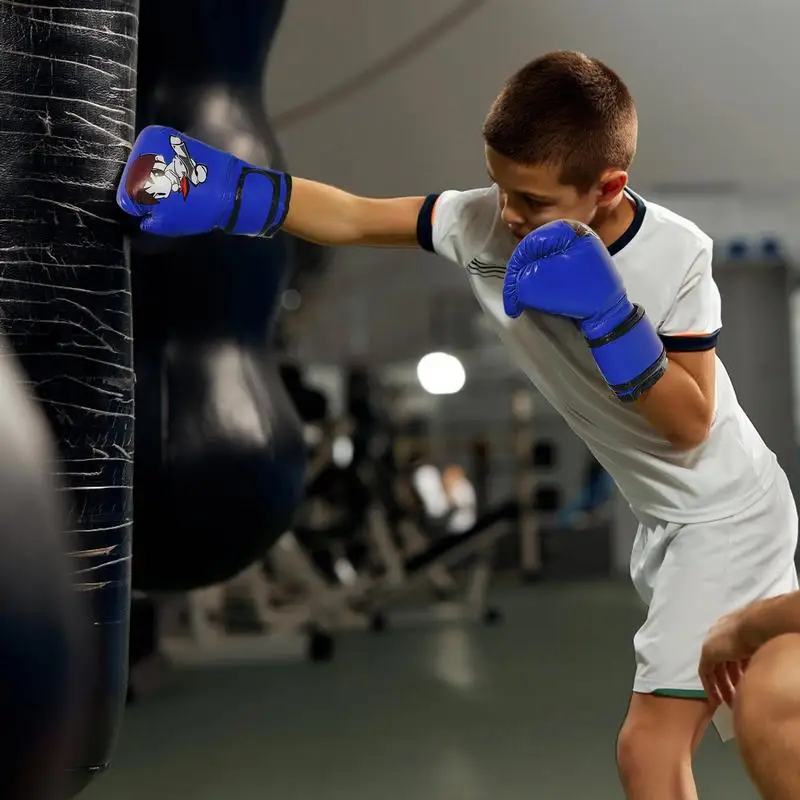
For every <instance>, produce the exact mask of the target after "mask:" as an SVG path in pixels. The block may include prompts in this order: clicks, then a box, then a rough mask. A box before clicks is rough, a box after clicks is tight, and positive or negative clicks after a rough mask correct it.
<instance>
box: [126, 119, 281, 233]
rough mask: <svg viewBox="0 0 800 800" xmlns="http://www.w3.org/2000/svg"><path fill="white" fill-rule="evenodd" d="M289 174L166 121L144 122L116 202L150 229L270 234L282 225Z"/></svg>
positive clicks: (151, 230)
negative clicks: (201, 139) (163, 123)
mask: <svg viewBox="0 0 800 800" xmlns="http://www.w3.org/2000/svg"><path fill="white" fill-rule="evenodd" d="M291 194H292V179H291V176H289V175H287V174H286V173H284V172H279V171H277V170H272V169H264V168H263V167H255V166H253V165H252V164H248V163H247V162H245V161H242V160H241V159H239V158H236V157H235V156H233V155H231V154H230V153H225V152H223V151H221V150H217V149H216V148H214V147H209V145H207V144H203V143H202V142H198V141H197V140H196V139H192V138H191V137H189V136H186V135H185V134H182V133H180V132H179V131H176V130H174V129H172V128H165V127H163V126H161V125H151V126H150V127H147V128H145V129H144V130H143V131H142V132H141V133H140V134H139V136H138V137H137V138H136V141H135V142H134V144H133V150H132V151H131V154H130V156H129V157H128V163H127V164H126V165H125V170H124V171H123V173H122V178H121V179H120V183H119V186H118V188H117V204H118V205H119V206H120V208H121V209H122V210H123V211H125V212H126V213H127V214H130V215H131V216H133V217H138V218H139V219H140V222H139V228H140V229H141V230H142V231H144V232H146V233H152V234H157V235H158V236H192V235H194V234H199V233H208V232H209V231H212V230H215V229H220V230H223V231H225V232H226V233H232V234H238V235H242V236H265V237H269V236H272V235H273V234H274V233H275V232H276V231H277V230H278V229H279V228H280V227H281V225H283V222H284V220H285V219H286V214H287V213H288V211H289V200H290V198H291Z"/></svg>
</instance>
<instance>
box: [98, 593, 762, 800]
mask: <svg viewBox="0 0 800 800" xmlns="http://www.w3.org/2000/svg"><path fill="white" fill-rule="evenodd" d="M493 601H494V602H495V603H496V604H498V605H499V606H501V608H502V609H503V612H504V614H505V619H504V621H503V623H502V624H500V625H498V626H496V627H485V626H482V625H456V626H453V625H451V626H449V627H430V628H427V629H419V628H417V629H415V630H410V629H406V630H387V631H386V632H384V633H352V634H347V635H343V636H340V637H338V641H337V645H338V649H337V653H336V657H335V658H334V660H333V661H332V662H330V663H324V664H311V663H303V664H286V665H268V666H259V667H239V668H231V669H216V670H202V671H195V672H185V673H182V674H181V675H179V676H177V678H176V680H175V682H174V683H173V684H172V685H170V686H168V687H166V688H165V689H163V690H161V692H160V693H158V694H156V695H154V696H152V697H150V698H148V699H147V700H146V701H144V702H143V703H142V704H141V705H139V706H134V707H132V708H130V709H129V710H128V713H127V715H126V719H125V724H124V726H123V733H122V736H121V739H120V741H119V744H118V747H117V752H116V759H115V764H114V767H113V768H112V769H111V770H110V772H109V773H108V774H107V775H105V776H104V777H102V778H100V779H98V780H97V781H96V782H95V783H94V784H93V786H92V787H90V789H89V790H87V792H86V793H85V795H84V797H85V800H134V799H135V800H141V798H143V797H147V798H150V799H151V800H172V798H176V797H181V798H187V800H188V799H189V798H191V800H263V798H265V797H277V798H281V800H412V798H413V800H532V799H533V800H573V798H574V800H582V799H583V798H592V800H610V799H611V798H615V799H618V798H620V797H621V796H622V795H621V790H620V789H619V787H618V784H617V778H616V773H615V766H614V739H615V736H616V732H617V729H618V727H619V724H620V722H621V719H622V716H623V714H624V711H625V706H626V703H627V697H628V693H629V690H630V683H631V676H632V671H633V657H632V650H631V637H632V634H633V631H634V630H635V628H636V627H637V626H638V624H639V622H640V620H641V617H642V609H641V607H640V606H639V603H638V600H637V599H636V597H635V595H634V594H633V590H632V589H631V588H630V586H629V585H628V584H626V583H624V582H619V583H611V582H608V583H605V582H604V583H584V584H563V585H561V584H549V585H541V586H536V587H533V588H523V587H519V586H515V585H508V586H501V587H499V588H498V589H496V590H495V592H494V596H493ZM697 780H698V788H699V792H700V797H701V798H702V800H723V799H724V800H745V799H748V800H750V799H752V798H755V797H756V794H755V793H754V791H753V790H752V789H751V788H750V786H749V784H748V781H747V779H746V777H745V775H744V773H743V770H742V768H741V766H740V765H739V762H738V760H737V757H736V751H735V745H732V744H729V745H723V744H721V743H720V742H719V740H718V739H717V738H716V737H715V736H712V735H709V736H708V737H706V741H705V742H704V743H703V746H702V747H701V750H700V754H699V757H698V762H697Z"/></svg>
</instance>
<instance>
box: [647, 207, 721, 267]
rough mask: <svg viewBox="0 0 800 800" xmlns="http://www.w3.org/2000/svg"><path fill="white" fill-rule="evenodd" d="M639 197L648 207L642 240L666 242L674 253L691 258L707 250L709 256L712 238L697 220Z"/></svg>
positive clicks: (661, 243) (660, 244) (671, 252)
mask: <svg viewBox="0 0 800 800" xmlns="http://www.w3.org/2000/svg"><path fill="white" fill-rule="evenodd" d="M637 197H638V195H637ZM639 200H640V201H641V202H642V203H643V204H644V209H645V214H644V220H643V224H642V231H641V239H640V241H641V242H642V243H647V242H649V243H650V244H651V245H652V244H655V243H656V242H657V243H658V245H659V246H662V247H663V246H665V245H666V246H667V247H668V249H669V251H670V254H671V255H674V251H675V250H676V249H677V250H680V251H681V252H682V253H684V254H685V255H686V256H687V257H690V258H691V257H696V256H698V255H700V254H701V253H707V254H708V256H709V257H710V255H711V252H712V249H713V240H712V238H711V237H710V236H709V235H708V234H707V233H706V232H705V231H704V230H703V229H702V228H701V227H700V226H699V225H698V224H697V223H696V222H694V221H693V220H691V219H689V218H688V217H684V216H683V215H681V214H678V213H677V212H675V211H673V210H672V209H670V208H668V207H667V206H664V205H661V204H660V203H656V202H653V201H651V200H645V199H643V198H639ZM637 238H639V237H637Z"/></svg>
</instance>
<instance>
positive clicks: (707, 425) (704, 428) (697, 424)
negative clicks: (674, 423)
mask: <svg viewBox="0 0 800 800" xmlns="http://www.w3.org/2000/svg"><path fill="white" fill-rule="evenodd" d="M711 422H712V419H711V418H710V417H709V418H698V419H694V420H690V421H687V423H686V424H684V425H681V426H680V428H676V429H675V430H672V431H669V432H668V433H667V434H666V438H667V441H668V442H669V443H670V444H671V445H672V446H673V447H674V448H675V449H676V450H681V451H687V450H694V449H695V448H696V447H700V445H701V444H703V442H705V441H706V440H707V439H708V437H709V435H710V434H711Z"/></svg>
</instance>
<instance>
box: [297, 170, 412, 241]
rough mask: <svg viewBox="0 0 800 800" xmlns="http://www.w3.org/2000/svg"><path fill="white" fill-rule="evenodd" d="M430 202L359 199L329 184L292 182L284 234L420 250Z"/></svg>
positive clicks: (320, 239)
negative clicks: (421, 221) (422, 223)
mask: <svg viewBox="0 0 800 800" xmlns="http://www.w3.org/2000/svg"><path fill="white" fill-rule="evenodd" d="M424 202H425V198H424V197H394V198H388V199H378V198H371V197H359V196H358V195H354V194H350V193H348V192H345V191H343V190H342V189H337V188H336V187H335V186H329V185H327V184H324V183H318V182H316V181H310V180H306V179H304V178H293V179H292V197H291V203H290V204H289V211H288V213H287V215H286V219H285V220H284V223H283V226H282V227H283V230H285V231H286V232H288V233H291V234H292V235H293V236H297V237H298V238H300V239H306V240H307V241H310V242H315V243H316V244H323V245H362V246H367V247H416V246H418V242H417V222H418V219H419V215H420V211H421V209H422V206H423V204H424Z"/></svg>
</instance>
